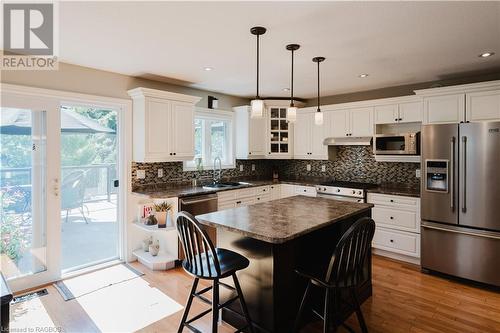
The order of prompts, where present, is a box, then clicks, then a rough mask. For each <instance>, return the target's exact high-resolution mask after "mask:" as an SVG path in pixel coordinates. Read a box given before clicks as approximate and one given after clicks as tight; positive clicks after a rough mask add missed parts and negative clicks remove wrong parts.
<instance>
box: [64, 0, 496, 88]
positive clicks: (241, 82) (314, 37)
mask: <svg viewBox="0 0 500 333" xmlns="http://www.w3.org/2000/svg"><path fill="white" fill-rule="evenodd" d="M59 10H60V14H59V17H60V27H59V31H60V32H59V34H60V60H61V61H63V62H68V63H72V64H77V65H82V66H87V67H92V68H98V69H102V70H107V71H112V72H117V73H122V74H127V75H132V76H145V77H155V78H157V79H158V78H159V79H163V80H166V81H174V82H176V83H181V84H185V85H189V86H192V87H196V88H200V89H205V90H211V91H216V92H221V93H226V94H230V95H237V96H244V97H250V96H253V95H254V94H255V58H256V55H255V37H254V36H253V35H251V34H250V32H249V30H250V28H251V27H252V26H256V25H262V26H264V27H266V28H267V29H268V31H267V33H266V34H265V35H264V36H262V37H261V96H263V97H266V96H275V97H277V96H283V97H284V96H287V95H288V94H289V93H287V92H284V91H283V88H287V87H289V86H290V52H289V51H287V50H286V49H285V45H286V44H289V43H298V44H300V45H301V48H300V49H299V50H298V51H296V57H295V59H296V65H295V93H296V95H297V96H298V97H302V98H310V97H314V96H315V95H316V67H315V64H314V63H313V62H312V61H311V59H312V58H313V57H315V56H324V57H326V61H325V62H323V63H322V64H321V70H322V75H321V82H322V95H324V96H326V95H335V94H342V93H348V92H354V91H363V90H370V89H377V88H382V87H389V86H396V85H403V84H411V83H417V82H426V81H433V80H438V79H442V78H445V77H448V76H450V75H467V74H470V73H477V72H481V71H488V70H493V69H500V2H493V1H492V2H416V1H415V2H60V7H59ZM484 51H494V52H496V53H497V54H496V55H495V56H493V57H490V58H485V59H483V58H479V57H478V54H480V53H482V52H484ZM207 66H209V67H212V68H213V70H212V71H205V70H204V67H207ZM361 73H368V74H369V76H368V77H367V78H359V77H358V75H359V74H361Z"/></svg>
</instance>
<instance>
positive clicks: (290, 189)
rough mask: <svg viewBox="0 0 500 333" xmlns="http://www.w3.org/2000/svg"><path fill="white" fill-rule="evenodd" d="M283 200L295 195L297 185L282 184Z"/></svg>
mask: <svg viewBox="0 0 500 333" xmlns="http://www.w3.org/2000/svg"><path fill="white" fill-rule="evenodd" d="M280 188H281V198H288V197H293V196H294V195H295V185H291V184H281V185H280Z"/></svg>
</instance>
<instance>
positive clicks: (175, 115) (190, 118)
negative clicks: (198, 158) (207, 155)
mask: <svg viewBox="0 0 500 333" xmlns="http://www.w3.org/2000/svg"><path fill="white" fill-rule="evenodd" d="M171 112H172V117H171V119H172V120H171V123H170V126H169V129H170V132H171V135H172V136H171V140H172V148H171V150H172V154H173V155H174V158H173V159H174V160H178V161H180V160H190V159H193V158H194V106H193V105H192V104H189V103H184V102H172V107H171ZM163 131H168V129H167V128H164V129H163Z"/></svg>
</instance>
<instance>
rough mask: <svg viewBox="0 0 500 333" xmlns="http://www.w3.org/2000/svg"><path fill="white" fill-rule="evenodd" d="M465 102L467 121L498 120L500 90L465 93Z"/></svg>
mask: <svg viewBox="0 0 500 333" xmlns="http://www.w3.org/2000/svg"><path fill="white" fill-rule="evenodd" d="M466 103H467V108H466V110H467V111H466V114H467V117H466V120H467V121H492V120H500V90H493V91H481V92H476V93H470V94H467V95H466Z"/></svg>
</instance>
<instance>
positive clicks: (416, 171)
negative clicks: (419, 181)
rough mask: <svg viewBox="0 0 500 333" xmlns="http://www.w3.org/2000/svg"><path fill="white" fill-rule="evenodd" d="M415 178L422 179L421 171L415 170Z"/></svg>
mask: <svg viewBox="0 0 500 333" xmlns="http://www.w3.org/2000/svg"><path fill="white" fill-rule="evenodd" d="M415 177H417V178H420V169H417V170H415Z"/></svg>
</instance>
